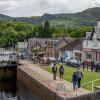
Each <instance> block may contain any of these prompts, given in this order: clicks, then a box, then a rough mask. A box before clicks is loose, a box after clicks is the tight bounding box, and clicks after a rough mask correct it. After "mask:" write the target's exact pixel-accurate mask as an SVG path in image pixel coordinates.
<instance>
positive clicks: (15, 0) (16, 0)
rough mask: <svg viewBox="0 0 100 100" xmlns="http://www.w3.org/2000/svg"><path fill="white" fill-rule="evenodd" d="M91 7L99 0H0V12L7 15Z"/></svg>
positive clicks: (62, 11) (68, 10)
mask: <svg viewBox="0 0 100 100" xmlns="http://www.w3.org/2000/svg"><path fill="white" fill-rule="evenodd" d="M92 7H100V0H0V13H1V14H6V15H9V16H37V15H43V14H44V13H50V14H56V13H72V12H79V11H82V10H85V9H87V8H92Z"/></svg>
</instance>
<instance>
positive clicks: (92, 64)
mask: <svg viewBox="0 0 100 100" xmlns="http://www.w3.org/2000/svg"><path fill="white" fill-rule="evenodd" d="M94 65H95V64H94V61H91V71H93V69H94Z"/></svg>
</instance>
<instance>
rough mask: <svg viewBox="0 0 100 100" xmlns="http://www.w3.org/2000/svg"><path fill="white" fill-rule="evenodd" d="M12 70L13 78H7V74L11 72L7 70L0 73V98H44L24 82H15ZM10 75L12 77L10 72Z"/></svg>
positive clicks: (1, 99)
mask: <svg viewBox="0 0 100 100" xmlns="http://www.w3.org/2000/svg"><path fill="white" fill-rule="evenodd" d="M13 71H14V75H13V78H10V77H9V79H8V76H9V75H10V74H11V73H10V71H9V70H8V71H7V72H6V73H5V74H2V75H1V74H0V77H2V78H0V100H45V99H43V97H42V96H40V95H39V94H38V93H36V91H35V90H33V91H32V90H31V89H29V88H28V87H27V86H26V85H25V84H22V83H21V82H16V75H15V70H13ZM1 72H3V71H1ZM3 75H4V76H3ZM10 76H11V77H12V74H11V75H10ZM1 79H3V80H1ZM16 83H17V85H16Z"/></svg>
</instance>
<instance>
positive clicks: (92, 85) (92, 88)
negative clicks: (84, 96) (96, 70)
mask: <svg viewBox="0 0 100 100" xmlns="http://www.w3.org/2000/svg"><path fill="white" fill-rule="evenodd" d="M96 81H100V78H98V79H96V80H93V81H89V82H87V83H83V84H82V87H83V86H85V85H87V84H90V83H91V90H92V92H94V82H96Z"/></svg>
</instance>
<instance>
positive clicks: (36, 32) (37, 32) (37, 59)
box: [36, 32, 38, 60]
mask: <svg viewBox="0 0 100 100" xmlns="http://www.w3.org/2000/svg"><path fill="white" fill-rule="evenodd" d="M37 38H38V32H36V59H37V60H38V50H37Z"/></svg>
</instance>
